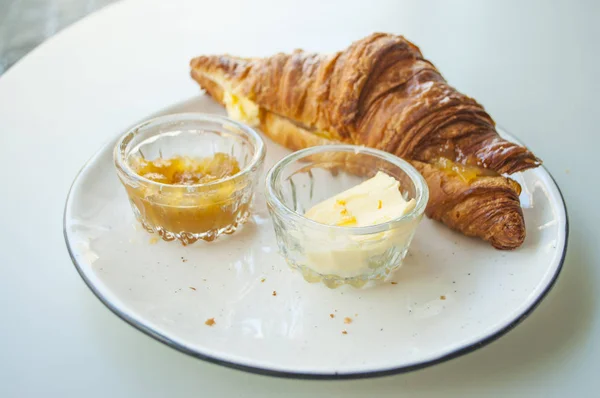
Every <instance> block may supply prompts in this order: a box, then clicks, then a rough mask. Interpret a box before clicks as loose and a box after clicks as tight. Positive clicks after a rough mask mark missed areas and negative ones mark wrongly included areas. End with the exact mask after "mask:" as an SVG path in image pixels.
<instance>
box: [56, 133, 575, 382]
mask: <svg viewBox="0 0 600 398" xmlns="http://www.w3.org/2000/svg"><path fill="white" fill-rule="evenodd" d="M499 129H501V130H502V134H503V135H507V136H508V137H509V138H510V139H511V140H513V141H516V142H517V143H520V142H519V140H518V138H516V137H515V136H513V135H512V134H510V133H508V132H507V131H506V130H505V129H502V128H499ZM115 139H116V138H111V139H110V140H108V142H106V143H105V144H104V145H102V146H101V147H100V149H98V150H97V151H96V152H95V153H94V154H93V155H92V156H91V157H90V158H89V159H88V160H87V161H86V162H85V163H84V164H83V166H82V167H81V169H80V170H79V171H78V172H77V175H76V176H75V178H74V179H73V182H72V183H71V186H70V187H69V191H68V193H67V198H66V201H65V207H64V210H63V237H64V239H65V244H66V247H67V251H68V253H69V257H70V258H71V261H72V263H73V265H74V267H75V269H76V270H77V273H78V274H79V276H80V277H81V279H82V280H83V282H84V283H85V284H86V285H87V287H88V288H89V289H90V290H91V291H92V293H93V294H94V296H96V298H97V299H98V300H99V301H100V302H101V303H102V304H104V306H106V307H107V308H108V309H109V310H110V311H111V312H112V313H113V314H115V315H116V316H117V317H118V318H120V319H121V320H123V321H124V322H125V323H127V324H128V325H130V326H132V327H133V328H134V329H136V330H138V331H139V332H141V333H143V334H145V335H146V336H149V337H152V338H153V339H155V340H157V341H159V342H161V343H163V344H165V345H167V346H168V347H170V348H173V349H175V350H176V351H179V352H181V353H183V354H186V355H189V356H191V357H194V358H197V359H200V360H203V361H206V362H209V363H213V364H217V365H221V366H224V367H227V368H230V369H236V370H241V371H245V372H249V373H254V374H259V375H263V376H272V377H278V378H287V379H301V380H352V379H366V378H374V377H383V376H391V375H396V374H402V373H408V372H412V371H415V370H419V369H424V368H427V367H430V366H434V365H438V364H441V363H444V362H447V361H450V360H451V359H454V358H458V357H461V356H463V355H466V354H469V353H471V352H473V351H476V350H478V349H480V348H482V347H485V346H487V345H489V344H491V343H492V342H494V341H496V340H498V339H499V338H500V337H502V336H504V335H505V334H507V333H508V332H510V331H511V330H513V329H514V328H515V327H516V326H518V325H519V324H521V323H522V322H523V321H524V320H525V319H526V318H527V317H528V316H529V315H531V314H532V313H533V311H535V309H536V308H537V307H538V306H539V304H540V303H541V302H542V301H543V300H544V299H545V298H546V296H547V295H548V293H549V292H550V291H551V290H552V288H553V287H554V286H555V284H556V281H557V280H558V277H559V275H560V274H561V272H562V269H563V265H564V262H565V259H566V255H567V248H568V246H569V214H568V211H567V205H566V202H565V198H564V195H563V193H562V191H561V189H560V187H559V185H558V184H557V182H556V179H555V178H554V176H553V175H552V174H551V173H550V171H549V170H548V169H547V168H546V167H545V166H544V165H543V164H542V165H540V166H539V168H541V169H542V170H543V171H544V172H545V173H546V174H547V175H548V177H550V180H551V181H552V183H553V184H554V186H555V187H556V190H557V192H558V194H559V197H560V202H561V204H562V207H563V211H564V213H565V231H564V234H565V235H564V236H565V239H564V245H563V248H562V253H561V257H560V260H559V262H558V266H557V268H556V270H555V272H554V275H552V279H551V280H550V281H549V283H548V284H547V285H546V287H545V288H544V290H543V291H542V292H541V293H540V295H539V296H538V297H536V299H535V301H533V302H532V303H531V305H530V306H529V307H528V308H526V309H525V310H524V311H523V312H522V313H521V314H520V315H519V316H517V317H516V318H515V319H513V320H512V321H511V322H509V323H508V324H507V325H506V326H504V327H502V328H501V329H499V330H497V331H496V332H494V333H492V334H491V335H489V336H487V337H485V338H482V339H479V340H477V341H475V342H473V343H471V344H469V345H467V346H465V347H461V348H458V349H456V350H454V351H451V352H448V353H446V354H444V355H441V356H440V357H438V358H434V359H430V360H425V361H422V362H419V363H416V364H412V365H404V366H398V367H393V368H389V369H382V370H374V371H359V372H354V371H351V372H343V373H338V372H337V371H336V372H333V373H324V372H294V371H289V370H279V369H273V368H268V367H262V366H252V365H246V364H241V363H236V362H234V361H229V360H225V359H221V358H217V357H215V356H212V355H207V354H204V353H201V352H199V351H195V350H193V349H190V348H188V347H186V346H185V345H182V344H180V343H178V342H176V341H173V340H172V339H170V338H169V337H167V336H165V335H164V334H162V333H160V332H158V331H156V330H154V329H152V328H151V327H149V326H147V325H145V324H143V323H141V322H139V321H137V320H136V319H134V318H132V317H131V316H129V315H128V314H127V313H126V312H124V311H122V310H120V309H119V308H118V306H117V305H116V304H113V303H112V302H111V301H110V299H108V298H107V297H105V296H104V295H103V294H102V293H101V292H100V291H99V289H97V288H96V286H95V285H94V284H93V283H92V281H91V280H90V279H89V278H88V277H87V275H86V273H85V271H84V270H83V266H82V265H81V264H80V263H79V261H78V260H77V259H76V258H75V254H74V250H73V248H72V247H71V245H70V244H69V235H68V232H67V211H68V208H69V204H70V202H71V200H72V194H73V188H74V187H75V185H76V183H77V182H78V181H79V179H80V178H81V176H82V174H83V172H84V171H85V170H86V169H87V168H88V167H89V165H90V164H91V162H92V161H93V160H94V159H95V158H96V157H98V156H99V155H100V154H102V153H103V152H104V151H105V150H106V149H107V148H110V147H111V146H112V145H113V142H114V140H115Z"/></svg>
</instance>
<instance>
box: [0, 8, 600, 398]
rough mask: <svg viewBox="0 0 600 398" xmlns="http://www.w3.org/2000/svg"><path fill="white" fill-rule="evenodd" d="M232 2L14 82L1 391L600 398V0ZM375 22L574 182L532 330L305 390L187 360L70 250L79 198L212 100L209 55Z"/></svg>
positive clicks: (129, 12) (61, 50)
mask: <svg viewBox="0 0 600 398" xmlns="http://www.w3.org/2000/svg"><path fill="white" fill-rule="evenodd" d="M218 3H219V2H215V3H208V2H200V1H191V2H187V3H184V2H182V1H172V2H154V1H145V2H143V4H142V3H141V2H138V1H125V2H120V3H117V4H115V5H111V6H108V7H106V8H104V9H102V10H101V11H99V12H97V13H95V14H93V15H92V16H90V17H88V18H86V19H84V20H83V21H80V22H78V23H76V24H75V25H73V26H71V27H70V28H68V29H66V30H65V31H63V32H61V33H59V34H58V35H56V36H54V37H53V38H51V39H50V40H48V41H47V42H46V43H44V44H43V45H42V46H40V47H38V48H37V49H36V50H34V51H33V52H32V53H31V54H29V55H28V56H26V57H25V58H23V59H22V60H21V61H19V62H18V63H17V64H16V65H15V66H14V67H12V68H11V69H9V70H8V71H7V72H6V73H5V74H4V75H2V76H1V77H0V139H1V145H0V170H1V174H0V176H1V177H2V178H1V180H2V183H3V185H2V190H1V195H0V208H1V209H2V216H1V218H0V220H1V221H2V229H1V230H0V314H2V322H1V324H0V397H25V396H27V397H29V396H44V397H54V396H60V397H65V396H86V397H107V396H111V397H136V396H145V397H154V396H177V397H179V396H190V397H191V396H200V397H204V396H207V397H208V396H218V397H221V396H261V397H269V396H272V397H280V396H286V397H287V396H289V397H296V396H332V397H335V396H339V397H342V396H344V397H366V396H372V395H378V396H415V397H422V396H425V397H432V396H444V397H464V396H469V395H472V396H506V395H510V396H543V397H564V396H567V395H568V396H574V397H588V396H590V397H591V396H597V395H596V394H598V389H600V359H599V358H600V303H599V301H600V300H599V297H600V294H599V293H598V289H597V286H599V285H600V235H599V234H598V231H597V226H598V225H599V224H600V211H599V209H600V205H598V197H599V195H600V189H599V188H598V186H599V183H600V179H599V178H598V175H597V169H598V165H597V164H596V163H597V158H598V155H597V148H598V145H599V144H600V138H599V134H598V123H597V113H598V109H597V107H598V105H600V101H599V100H598V98H599V94H598V93H599V92H600V84H599V80H598V78H597V77H596V74H597V72H598V70H600V51H599V49H600V47H599V44H598V42H599V39H600V24H599V23H598V20H599V17H600V6H599V5H600V4H599V3H597V2H593V1H589V2H586V1H579V2H570V1H553V2H549V1H535V2H534V1H528V2H522V1H496V2H491V1H489V2H482V1H458V2H456V1H455V2H446V1H435V2H434V1H425V2H423V1H422V2H409V1H406V2H392V1H390V2H379V1H373V0H371V1H368V2H357V3H355V2H350V1H346V2H342V1H340V2H331V3H330V2H327V4H326V5H325V4H323V5H317V2H314V3H313V2H312V1H304V2H300V3H299V4H298V5H296V6H290V5H286V4H284V2H273V3H272V4H269V3H267V2H247V3H244V4H241V3H240V4H238V3H234V2H222V3H221V4H218ZM375 30H378V31H390V32H395V33H402V34H404V35H406V36H407V37H408V38H409V39H411V40H413V41H414V42H416V43H417V44H418V45H419V46H420V47H421V49H422V50H423V52H424V54H425V55H426V57H427V58H429V59H430V60H432V61H433V62H434V63H435V64H436V65H437V66H438V67H439V68H440V70H441V71H442V72H443V73H444V75H445V77H446V78H447V79H448V80H449V81H450V82H451V83H452V84H453V85H455V86H456V87H458V88H459V89H460V90H462V91H464V92H465V93H468V94H469V95H471V96H473V97H475V98H477V99H478V100H479V101H480V102H482V103H483V104H484V105H485V106H486V108H487V109H488V111H489V112H490V113H491V114H492V115H493V117H494V118H495V119H496V121H497V122H498V123H499V124H500V125H502V126H504V127H505V128H506V129H507V130H509V131H511V132H513V133H514V134H516V135H517V136H518V137H519V138H521V139H522V140H523V141H524V142H526V143H527V144H528V145H529V146H530V147H531V148H532V149H533V150H534V152H535V153H536V154H537V155H538V156H539V157H541V158H542V159H543V160H544V162H545V165H546V167H547V168H548V170H549V171H550V172H551V173H552V174H553V175H554V177H555V179H556V180H557V182H558V184H559V186H560V187H561V189H562V191H563V194H564V196H565V199H566V202H567V206H568V210H569V216H570V223H571V229H570V232H571V235H570V240H569V251H568V255H567V259H566V262H565V264H564V269H563V272H562V275H561V276H560V278H559V280H558V282H557V284H556V286H555V288H554V289H553V290H552V291H551V292H550V294H549V295H548V297H547V298H546V300H545V301H544V302H543V303H542V304H541V305H540V306H539V307H538V309H537V310H536V311H535V312H534V313H533V314H532V315H531V316H530V317H529V318H528V319H526V320H525V321H524V323H522V324H521V325H519V326H518V327H517V328H516V329H514V330H513V331H511V332H509V333H508V334H507V335H506V336H504V337H502V338H501V339H500V340H498V341H496V342H494V343H492V344H491V345H489V346H486V347H484V348H482V349H480V350H478V351H476V352H474V353H471V354H469V355H467V356H463V357H460V358H458V359H454V360H451V361H449V362H446V363H443V364H441V365H437V366H434V367H431V368H428V369H424V370H420V371H416V372H413V373H409V374H404V375H397V376H390V377H385V378H380V379H372V380H356V381H333V382H331V381H330V382H323V381H301V380H287V379H276V378H269V377H265V376H257V375H253V374H247V373H242V372H240V371H236V370H230V369H226V368H223V367H219V366H217V365H212V364H208V363H204V362H201V361H199V360H197V359H193V358H190V357H187V356H185V355H183V354H180V353H179V352H176V351H174V350H172V349H171V348H168V347H166V346H164V345H163V344H161V343H159V342H157V341H154V340H152V339H150V338H148V337H146V336H144V335H142V334H141V333H140V332H138V331H137V330H135V329H133V328H132V327H130V326H128V325H127V324H125V323H124V322H123V321H121V320H120V319H118V318H117V317H116V316H114V315H113V314H112V313H111V312H110V311H109V310H107V309H106V308H105V307H104V306H103V305H102V304H101V303H100V302H99V301H98V300H97V299H96V298H95V297H94V295H93V294H92V293H91V292H90V291H89V290H88V288H87V287H86V286H85V284H84V283H83V282H82V281H81V279H80V278H79V276H78V275H77V272H76V271H75V269H74V267H73V266H72V264H71V261H70V259H69V256H68V254H67V251H66V249H65V245H64V241H63V236H62V211H63V205H64V200H65V198H66V194H67V191H68V188H69V186H70V183H71V181H72V180H73V178H74V177H75V174H76V173H77V171H78V169H79V168H80V167H81V165H82V164H83V163H84V162H85V161H86V160H87V159H88V158H89V157H90V156H91V155H92V154H93V153H94V151H95V150H96V149H97V148H98V147H99V146H100V145H102V143H104V142H106V141H107V140H108V139H109V138H110V137H112V136H114V135H115V134H116V133H118V132H119V131H121V130H122V129H123V128H124V127H126V126H128V125H130V124H131V123H133V122H135V121H138V120H140V119H142V118H144V117H146V116H147V115H149V114H151V113H153V112H155V111H157V110H160V109H161V108H164V107H166V106H169V105H172V104H174V103H177V102H180V101H183V100H185V99H187V98H190V97H192V96H194V95H196V94H197V87H196V86H195V84H193V83H192V82H191V81H190V80H189V78H188V77H187V59H188V58H189V57H190V56H192V55H194V54H200V53H203V52H224V51H229V52H232V53H241V54H242V55H252V54H254V53H260V54H258V55H266V53H268V52H273V51H278V50H290V49H293V48H296V47H308V46H309V45H310V49H314V50H336V49H341V48H344V47H345V46H346V45H347V44H348V43H349V42H350V41H351V40H353V39H358V38H360V37H362V36H364V35H366V34H368V33H370V32H372V31H375ZM157 31H158V32H159V34H157V33H156V32H157ZM148 35H150V36H152V38H153V39H152V41H150V42H149V41H148V40H144V39H145V38H147V36H148ZM267 50H268V51H267ZM107 60H109V61H108V62H107ZM107 98H108V99H110V102H109V103H107Z"/></svg>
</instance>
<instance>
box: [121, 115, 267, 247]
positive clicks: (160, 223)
mask: <svg viewBox="0 0 600 398" xmlns="http://www.w3.org/2000/svg"><path fill="white" fill-rule="evenodd" d="M264 158H265V145H264V143H263V141H262V138H261V137H260V135H259V134H258V133H257V132H256V131H255V130H253V129H252V128H250V127H248V126H246V125H244V124H241V123H238V122H236V121H234V120H231V119H229V118H226V117H222V116H216V115H205V114H199V113H183V114H176V115H168V116H161V117H157V118H155V119H151V120H149V121H146V122H143V123H141V124H139V125H137V126H135V127H133V128H131V129H130V130H129V131H127V132H126V133H125V134H124V135H123V136H122V137H121V138H120V139H119V141H118V142H117V144H116V146H115V149H114V162H115V166H116V169H117V174H118V176H119V179H120V180H121V182H122V183H123V186H124V187H125V190H126V191H127V195H128V196H129V201H130V203H131V208H132V210H133V213H134V214H135V216H136V218H137V219H138V221H139V222H140V223H141V224H142V225H143V226H144V228H145V229H146V230H147V231H148V232H152V233H157V234H158V235H159V236H160V237H161V238H162V239H164V240H166V241H172V240H179V241H180V242H181V243H183V244H184V245H187V244H190V243H193V242H196V241H197V240H200V239H201V240H205V241H212V240H214V239H215V238H217V237H218V236H220V235H222V234H231V233H233V232H234V231H235V230H236V229H237V228H238V227H239V226H240V225H241V224H242V223H244V222H245V221H246V220H247V219H248V217H249V214H250V206H251V203H252V200H253V196H254V187H255V186H256V182H257V179H258V177H259V175H260V172H261V170H262V166H263V162H264Z"/></svg>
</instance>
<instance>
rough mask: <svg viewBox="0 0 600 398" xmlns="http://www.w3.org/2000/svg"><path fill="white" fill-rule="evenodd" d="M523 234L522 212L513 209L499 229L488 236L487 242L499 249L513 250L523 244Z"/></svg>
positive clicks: (523, 221)
mask: <svg viewBox="0 0 600 398" xmlns="http://www.w3.org/2000/svg"><path fill="white" fill-rule="evenodd" d="M525 235H526V233H525V220H524V219H523V214H522V213H521V212H520V211H518V212H517V211H515V212H513V213H511V214H510V215H509V216H508V217H506V219H505V220H504V222H502V223H501V226H500V229H499V230H498V231H496V233H494V234H493V235H492V236H491V237H490V239H489V242H490V243H491V244H492V246H494V247H495V248H496V249H499V250H514V249H516V248H518V247H520V246H521V245H522V244H523V242H524V241H525Z"/></svg>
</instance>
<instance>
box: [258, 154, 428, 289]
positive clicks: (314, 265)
mask: <svg viewBox="0 0 600 398" xmlns="http://www.w3.org/2000/svg"><path fill="white" fill-rule="evenodd" d="M378 171H382V172H384V173H386V174H388V175H389V176H391V177H394V178H395V179H396V180H398V181H399V182H400V188H399V189H400V192H401V195H402V197H403V198H404V199H405V200H406V201H409V200H411V199H414V200H415V204H414V207H413V208H412V210H409V211H408V212H407V213H406V214H404V215H402V216H400V217H397V218H394V219H391V220H390V221H387V222H384V223H379V224H375V225H368V226H359V227H347V226H337V225H327V224H322V223H319V222H316V221H313V220H311V219H309V218H307V217H305V216H304V214H305V212H306V211H307V210H309V209H310V208H312V207H313V206H315V205H316V204H319V203H321V202H323V201H324V200H326V199H329V198H331V197H333V196H335V195H336V194H338V193H340V192H343V191H346V190H347V189H349V188H352V187H354V186H356V185H358V184H360V183H362V182H363V181H366V180H368V179H370V178H372V177H373V176H375V175H376V174H377V172H378ZM266 198H267V205H268V208H269V211H270V213H271V217H272V219H273V225H274V228H275V235H276V239H277V243H278V246H279V250H280V253H281V254H282V255H283V257H285V259H286V261H287V262H288V264H289V265H290V266H291V267H292V268H293V269H296V270H298V271H300V273H301V274H302V276H303V277H304V279H305V280H307V281H308V282H311V283H312V282H323V283H324V284H325V285H326V286H328V287H330V288H336V287H338V286H341V285H344V284H349V285H352V286H355V287H362V286H364V285H365V284H366V283H367V282H369V281H373V280H383V279H385V278H386V277H387V276H388V275H389V274H390V273H391V272H392V271H394V270H396V269H398V268H399V267H400V266H401V264H402V260H403V259H404V257H405V256H406V253H407V251H408V248H409V246H410V243H411V241H412V238H413V236H414V233H415V230H416V228H417V225H418V224H419V222H420V220H421V218H422V217H423V212H424V211H425V207H426V205H427V200H428V198H429V190H428V188H427V184H426V182H425V180H424V179H423V177H422V176H421V174H419V172H418V171H417V170H416V169H415V168H414V167H412V166H411V165H410V164H409V163H408V162H406V161H404V160H402V159H400V158H398V157H397V156H394V155H391V154H389V153H386V152H383V151H379V150H376V149H371V148H365V147H359V146H353V145H327V146H319V147H312V148H308V149H304V150H301V151H298V152H295V153H292V154H290V155H288V156H287V157H285V158H283V159H282V160H280V161H279V162H278V163H277V164H276V165H275V166H274V167H273V168H272V169H271V170H270V171H269V172H268V173H267V177H266Z"/></svg>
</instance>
